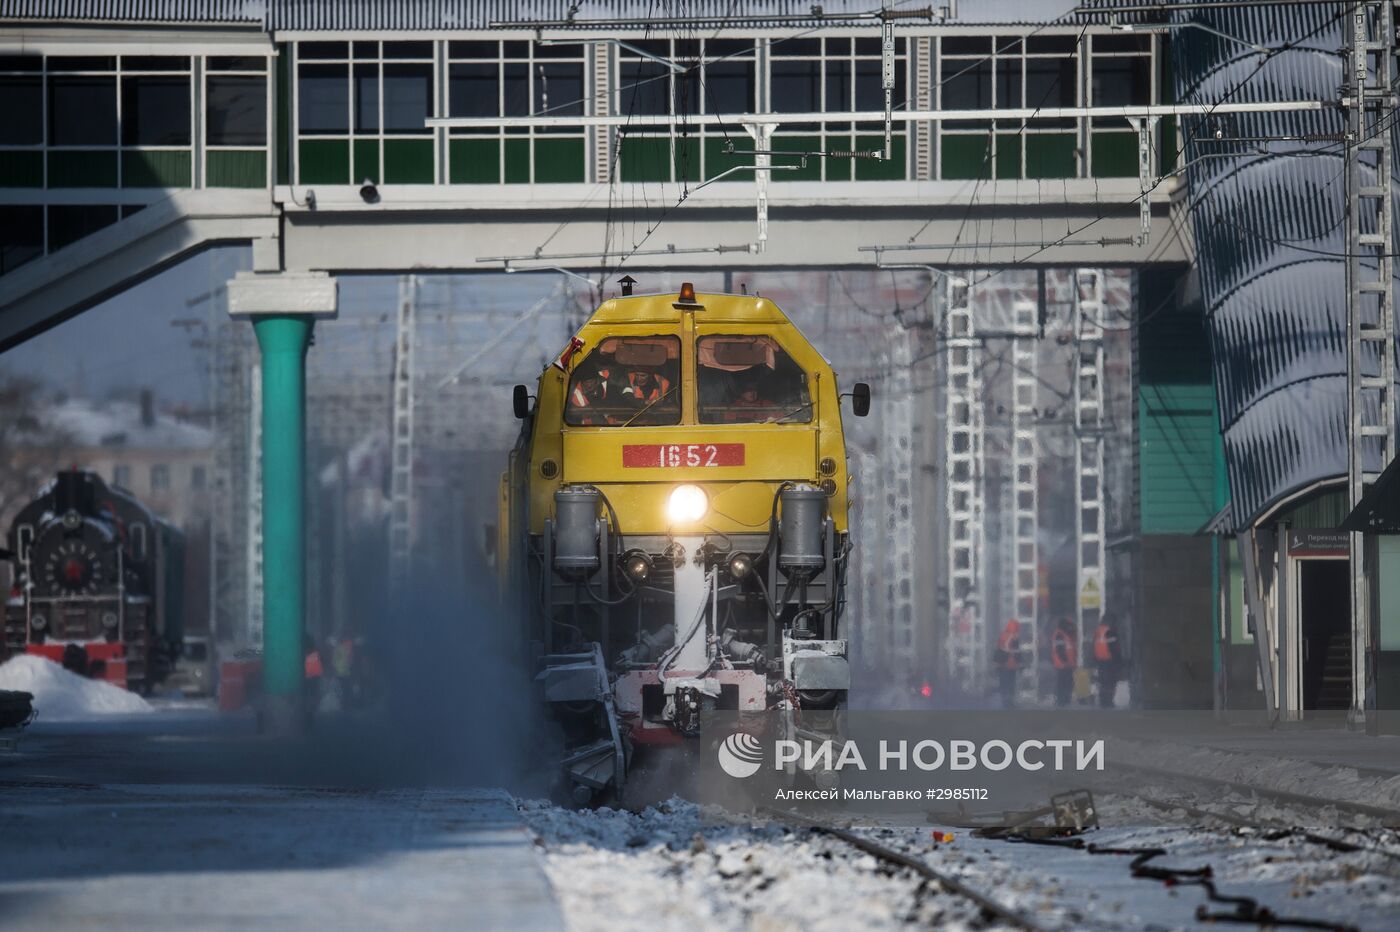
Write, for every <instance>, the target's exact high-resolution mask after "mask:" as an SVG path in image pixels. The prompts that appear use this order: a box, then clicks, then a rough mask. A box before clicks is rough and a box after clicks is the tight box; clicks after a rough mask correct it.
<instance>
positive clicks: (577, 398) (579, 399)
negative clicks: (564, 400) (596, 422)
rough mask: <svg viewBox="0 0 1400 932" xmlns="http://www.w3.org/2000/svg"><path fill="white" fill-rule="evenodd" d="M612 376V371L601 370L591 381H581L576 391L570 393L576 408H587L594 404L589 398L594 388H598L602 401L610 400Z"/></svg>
mask: <svg viewBox="0 0 1400 932" xmlns="http://www.w3.org/2000/svg"><path fill="white" fill-rule="evenodd" d="M610 375H612V370H610V369H599V370H598V374H597V375H595V376H594V377H593V378H591V379H580V380H579V381H578V382H577V383H576V384H575V385H574V390H573V391H572V392H570V393H569V398H570V399H571V400H572V401H573V404H574V407H576V408H586V407H588V406H589V405H591V404H592V403H593V401H592V399H590V398H589V397H588V396H589V394H591V393H592V390H593V388H594V386H597V387H598V389H599V390H600V391H599V395H600V397H601V399H602V400H604V401H606V400H607V399H608V377H609V376H610Z"/></svg>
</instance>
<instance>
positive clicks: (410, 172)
mask: <svg viewBox="0 0 1400 932" xmlns="http://www.w3.org/2000/svg"><path fill="white" fill-rule="evenodd" d="M433 151H434V150H433V141H432V140H431V139H386V140H384V180H385V181H386V182H388V183H389V184H432V183H433Z"/></svg>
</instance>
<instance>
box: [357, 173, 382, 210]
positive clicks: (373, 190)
mask: <svg viewBox="0 0 1400 932" xmlns="http://www.w3.org/2000/svg"><path fill="white" fill-rule="evenodd" d="M360 200H362V201H364V202H365V203H366V204H378V203H379V188H378V187H376V186H375V184H374V182H373V181H370V180H369V179H368V178H366V179H365V180H364V184H362V185H360Z"/></svg>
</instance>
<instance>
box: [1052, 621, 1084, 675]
mask: <svg viewBox="0 0 1400 932" xmlns="http://www.w3.org/2000/svg"><path fill="white" fill-rule="evenodd" d="M1078 659H1079V658H1077V657H1076V656H1075V650H1074V632H1072V631H1066V630H1065V629H1063V628H1056V629H1055V630H1054V632H1053V633H1052V634H1051V635H1050V662H1051V663H1053V664H1054V665H1055V669H1056V670H1069V669H1072V668H1073V667H1074V665H1075V661H1076V660H1078Z"/></svg>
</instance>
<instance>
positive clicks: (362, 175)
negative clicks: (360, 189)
mask: <svg viewBox="0 0 1400 932" xmlns="http://www.w3.org/2000/svg"><path fill="white" fill-rule="evenodd" d="M350 154H351V155H352V156H353V157H354V161H353V162H351V164H350V181H351V183H353V184H359V183H360V182H362V181H364V180H365V179H369V180H370V181H373V182H374V183H375V184H379V183H380V182H382V181H383V180H384V178H383V176H382V175H381V174H380V172H379V140H378V139H356V140H354V141H353V142H351V144H350Z"/></svg>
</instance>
